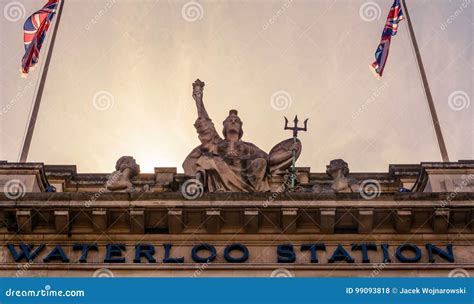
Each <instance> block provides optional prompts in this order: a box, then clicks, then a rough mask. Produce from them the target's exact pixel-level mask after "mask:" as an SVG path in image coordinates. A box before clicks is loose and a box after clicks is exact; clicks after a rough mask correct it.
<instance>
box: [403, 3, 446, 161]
mask: <svg viewBox="0 0 474 304" xmlns="http://www.w3.org/2000/svg"><path fill="white" fill-rule="evenodd" d="M401 2H402V5H403V10H404V11H405V16H406V19H407V23H408V30H409V32H410V40H411V42H412V45H413V49H414V50H415V56H416V62H417V64H418V69H419V70H420V74H421V79H422V82H423V88H424V90H425V94H426V99H427V101H428V107H429V109H430V114H431V119H432V120H433V127H434V130H435V133H436V139H437V140H438V147H439V152H440V154H441V158H442V160H443V162H449V156H448V150H447V149H446V144H445V143H444V138H443V133H442V132H441V126H440V124H439V120H438V115H437V114H436V108H435V106H434V102H433V96H432V95H431V91H430V86H429V85H428V78H427V77H426V72H425V68H424V66H423V61H422V60H421V54H420V50H419V48H418V43H417V42H416V37H415V31H414V30H413V25H412V23H411V19H410V15H409V14H408V8H407V4H406V3H405V0H401Z"/></svg>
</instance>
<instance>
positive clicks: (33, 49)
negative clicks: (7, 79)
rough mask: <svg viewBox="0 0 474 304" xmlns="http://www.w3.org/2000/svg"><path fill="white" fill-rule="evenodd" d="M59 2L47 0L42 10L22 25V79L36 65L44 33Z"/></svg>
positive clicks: (57, 0)
mask: <svg viewBox="0 0 474 304" xmlns="http://www.w3.org/2000/svg"><path fill="white" fill-rule="evenodd" d="M58 4H59V0H49V1H48V3H46V4H45V5H44V6H43V8H42V9H40V10H39V11H37V12H36V13H34V14H33V15H31V16H30V17H28V19H26V21H25V24H24V25H23V32H24V34H23V42H24V44H25V55H23V59H22V60H21V73H22V77H26V74H28V72H29V71H30V68H32V67H34V66H35V65H36V64H37V63H38V59H39V53H40V51H41V46H42V45H43V42H44V40H45V38H46V32H47V31H48V28H49V25H50V23H51V21H52V20H53V17H54V14H55V12H56V8H57V6H58Z"/></svg>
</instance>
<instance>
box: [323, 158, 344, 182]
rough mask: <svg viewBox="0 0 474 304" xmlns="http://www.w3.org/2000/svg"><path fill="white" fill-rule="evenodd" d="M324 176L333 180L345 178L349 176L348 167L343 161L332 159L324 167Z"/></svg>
mask: <svg viewBox="0 0 474 304" xmlns="http://www.w3.org/2000/svg"><path fill="white" fill-rule="evenodd" d="M326 174H327V175H329V176H330V177H332V178H333V179H335V178H341V177H346V176H347V175H348V174H349V165H348V164H347V163H346V162H345V161H344V160H343V159H333V160H331V161H330V162H329V165H327V166H326Z"/></svg>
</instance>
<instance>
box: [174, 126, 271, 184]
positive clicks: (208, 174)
mask: <svg viewBox="0 0 474 304" xmlns="http://www.w3.org/2000/svg"><path fill="white" fill-rule="evenodd" d="M194 125H195V127H196V130H197V132H198V134H199V139H200V140H201V142H202V144H201V145H200V146H198V147H196V148H195V149H194V150H193V151H191V153H190V154H189V155H188V157H186V160H185V161H184V163H183V168H184V173H185V174H187V175H191V176H195V175H196V173H198V172H201V173H202V174H203V176H204V180H205V183H206V186H207V187H208V190H209V191H210V192H219V191H223V192H265V191H269V190H270V188H269V185H268V168H267V159H268V155H267V153H265V152H264V151H262V150H260V149H259V148H258V147H257V146H255V145H254V144H252V143H248V142H245V141H242V140H240V139H239V140H238V141H237V142H235V143H234V145H233V147H231V143H230V141H228V140H225V139H222V138H221V137H220V136H218V134H217V132H216V130H215V128H214V124H213V123H212V121H211V120H210V119H204V118H198V120H197V121H196V123H195V124H194ZM210 138H212V139H210Z"/></svg>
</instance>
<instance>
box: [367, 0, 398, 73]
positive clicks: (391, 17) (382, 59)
mask: <svg viewBox="0 0 474 304" xmlns="http://www.w3.org/2000/svg"><path fill="white" fill-rule="evenodd" d="M401 20H403V12H402V7H401V5H400V0H395V1H394V2H393V5H392V7H391V8H390V12H389V13H388V16H387V21H386V22H385V27H384V29H383V32H382V39H381V40H380V44H379V46H378V47H377V50H376V51H375V61H374V63H372V64H371V66H370V69H371V70H372V71H373V72H374V73H375V75H376V76H377V78H380V77H382V73H383V70H384V68H385V63H387V58H388V51H389V49H390V41H391V39H392V36H395V35H396V34H397V30H398V22H400V21H401Z"/></svg>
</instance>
